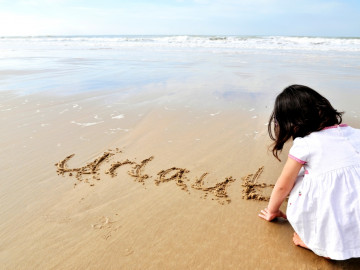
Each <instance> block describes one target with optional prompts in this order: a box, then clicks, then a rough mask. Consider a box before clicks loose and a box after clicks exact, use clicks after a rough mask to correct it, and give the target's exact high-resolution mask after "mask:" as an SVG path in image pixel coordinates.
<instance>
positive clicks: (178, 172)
mask: <svg viewBox="0 0 360 270" xmlns="http://www.w3.org/2000/svg"><path fill="white" fill-rule="evenodd" d="M171 172H174V173H173V175H171V176H170V177H168V178H166V175H168V174H169V173H171ZM188 172H190V171H189V170H187V169H182V168H176V167H172V168H170V169H167V170H162V171H161V172H159V173H158V174H157V175H158V176H159V177H158V178H157V179H156V180H155V184H156V185H157V186H158V185H159V184H160V183H164V182H169V181H172V180H174V181H175V183H176V184H177V185H178V186H179V187H181V189H182V190H185V191H187V192H189V190H188V188H187V185H186V184H185V182H184V180H186V181H189V179H187V178H186V177H185V176H184V174H185V173H188Z"/></svg>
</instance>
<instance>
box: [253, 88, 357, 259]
mask: <svg viewBox="0 0 360 270" xmlns="http://www.w3.org/2000/svg"><path fill="white" fill-rule="evenodd" d="M341 115H342V113H340V112H338V111H336V110H335V109H334V108H333V107H332V106H331V104H330V102H329V101H328V100H327V99H326V98H324V97H323V96H321V95H320V94H319V93H317V92H316V91H314V90H313V89H311V88H309V87H306V86H302V85H292V86H289V87H287V88H286V89H285V90H284V91H283V92H282V93H280V94H279V95H278V96H277V98H276V101H275V106H274V110H273V112H272V115H271V118H270V122H269V126H268V128H269V135H270V137H271V139H273V140H274V146H273V149H272V152H273V154H274V156H275V157H276V158H277V159H279V158H278V154H279V152H281V150H282V149H283V146H284V143H285V142H287V141H288V140H289V139H293V145H292V147H291V149H290V151H289V155H288V159H287V161H286V164H285V166H284V168H283V171H282V173H281V175H280V177H279V179H278V180H277V182H276V185H275V187H274V189H273V191H272V194H271V198H270V201H269V205H268V207H267V208H265V209H264V210H261V213H260V214H259V216H260V217H261V218H263V219H265V220H267V221H271V220H273V219H274V218H276V217H283V218H286V215H285V214H284V213H282V212H281V211H280V210H279V208H280V206H281V204H282V202H283V201H284V199H285V198H286V197H287V195H288V194H289V193H290V196H289V200H288V205H287V212H286V213H287V219H288V220H289V222H290V224H291V225H292V227H293V228H294V230H295V233H294V237H293V241H294V243H295V245H298V246H302V247H304V248H308V249H310V250H312V251H313V252H314V253H316V254H317V255H319V256H324V257H328V258H331V259H334V260H346V259H349V258H354V257H360V130H359V129H354V128H352V127H350V126H348V125H346V124H341V122H342V117H341ZM273 131H274V135H273Z"/></svg>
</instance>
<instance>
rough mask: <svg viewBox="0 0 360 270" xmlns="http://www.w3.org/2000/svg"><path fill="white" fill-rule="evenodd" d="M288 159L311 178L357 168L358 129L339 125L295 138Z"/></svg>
mask: <svg viewBox="0 0 360 270" xmlns="http://www.w3.org/2000/svg"><path fill="white" fill-rule="evenodd" d="M289 156H290V157H295V158H297V159H299V160H300V161H303V162H304V167H305V169H306V170H307V171H308V172H309V173H310V172H311V173H312V174H313V175H314V174H322V173H326V172H329V171H332V170H337V169H341V168H344V167H349V166H353V165H360V130H359V129H354V128H352V127H349V126H347V125H344V124H342V125H336V126H332V127H328V128H325V129H323V130H321V131H318V132H313V133H311V134H310V135H308V136H305V137H304V138H296V139H295V140H294V145H293V147H292V148H291V150H290V153H289Z"/></svg>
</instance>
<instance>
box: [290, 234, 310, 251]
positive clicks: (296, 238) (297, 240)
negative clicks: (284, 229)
mask: <svg viewBox="0 0 360 270" xmlns="http://www.w3.org/2000/svg"><path fill="white" fill-rule="evenodd" d="M293 242H294V244H295V245H297V246H300V247H303V248H307V249H309V248H308V247H307V245H305V244H304V242H303V241H302V240H301V239H300V236H299V235H298V234H297V233H296V232H294V236H293Z"/></svg>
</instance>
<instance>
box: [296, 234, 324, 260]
mask: <svg viewBox="0 0 360 270" xmlns="http://www.w3.org/2000/svg"><path fill="white" fill-rule="evenodd" d="M293 242H294V244H295V245H297V246H300V247H303V248H307V249H309V248H308V247H307V245H305V244H304V242H303V241H302V240H301V238H300V236H299V235H298V234H297V233H296V232H294V236H293ZM324 258H325V259H328V260H331V258H330V257H324Z"/></svg>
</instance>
